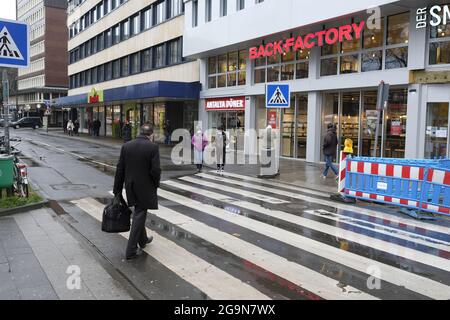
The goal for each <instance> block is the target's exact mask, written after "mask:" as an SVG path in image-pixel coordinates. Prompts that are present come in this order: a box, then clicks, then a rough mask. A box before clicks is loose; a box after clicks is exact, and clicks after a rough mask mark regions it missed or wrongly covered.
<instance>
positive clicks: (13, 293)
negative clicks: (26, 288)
mask: <svg viewBox="0 0 450 320" xmlns="http://www.w3.org/2000/svg"><path fill="white" fill-rule="evenodd" d="M19 299H20V294H19V291H18V290H17V289H16V288H14V289H9V290H4V291H2V290H1V289H0V300H19Z"/></svg>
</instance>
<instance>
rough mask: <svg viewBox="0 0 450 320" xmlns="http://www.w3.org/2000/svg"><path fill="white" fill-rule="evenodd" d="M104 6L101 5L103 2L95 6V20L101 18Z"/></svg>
mask: <svg viewBox="0 0 450 320" xmlns="http://www.w3.org/2000/svg"><path fill="white" fill-rule="evenodd" d="M104 13H105V12H104V6H103V2H101V3H100V4H99V5H98V6H97V20H99V19H101V18H103V15H104Z"/></svg>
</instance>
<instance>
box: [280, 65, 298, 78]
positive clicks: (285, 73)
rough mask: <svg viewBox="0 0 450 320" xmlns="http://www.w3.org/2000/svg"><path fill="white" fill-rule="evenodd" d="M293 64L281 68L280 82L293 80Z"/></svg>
mask: <svg viewBox="0 0 450 320" xmlns="http://www.w3.org/2000/svg"><path fill="white" fill-rule="evenodd" d="M294 70H295V65H294V64H286V65H282V66H281V81H287V80H294Z"/></svg>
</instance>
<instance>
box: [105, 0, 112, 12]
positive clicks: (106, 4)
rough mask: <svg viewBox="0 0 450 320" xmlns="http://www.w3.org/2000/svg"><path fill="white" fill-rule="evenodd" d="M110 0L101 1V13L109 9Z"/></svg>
mask: <svg viewBox="0 0 450 320" xmlns="http://www.w3.org/2000/svg"><path fill="white" fill-rule="evenodd" d="M110 1H111V0H104V1H103V14H104V15H107V14H108V13H109V12H110V11H111V2H110Z"/></svg>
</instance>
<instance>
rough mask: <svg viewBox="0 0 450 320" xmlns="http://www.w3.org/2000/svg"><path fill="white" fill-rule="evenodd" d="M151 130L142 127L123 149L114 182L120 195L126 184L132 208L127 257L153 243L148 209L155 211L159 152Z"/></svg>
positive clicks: (159, 169) (149, 127)
mask: <svg viewBox="0 0 450 320" xmlns="http://www.w3.org/2000/svg"><path fill="white" fill-rule="evenodd" d="M152 135H153V127H152V126H151V125H149V124H144V125H143V126H142V127H141V131H140V135H139V136H138V137H137V138H136V139H134V140H132V141H130V142H128V143H125V144H124V145H123V146H122V150H121V152H120V158H119V162H118V164H117V170H116V176H115V179H114V194H115V195H121V194H122V188H123V185H124V183H125V190H126V194H127V201H128V206H130V207H132V206H134V215H133V223H132V225H131V230H130V237H129V239H128V246H127V250H126V258H127V259H128V260H129V259H134V258H136V257H138V256H139V255H138V244H139V246H140V247H141V248H142V249H143V248H145V246H146V245H147V244H149V243H150V242H152V240H153V237H151V236H150V237H147V232H146V228H145V221H146V219H147V210H157V209H158V195H157V189H158V187H159V182H160V179H161V168H160V160H159V149H158V146H157V145H156V144H154V143H153V142H151V136H152Z"/></svg>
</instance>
